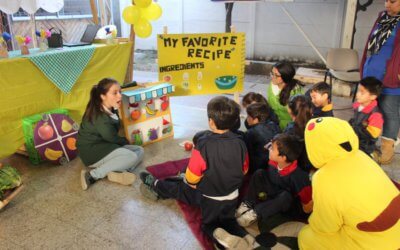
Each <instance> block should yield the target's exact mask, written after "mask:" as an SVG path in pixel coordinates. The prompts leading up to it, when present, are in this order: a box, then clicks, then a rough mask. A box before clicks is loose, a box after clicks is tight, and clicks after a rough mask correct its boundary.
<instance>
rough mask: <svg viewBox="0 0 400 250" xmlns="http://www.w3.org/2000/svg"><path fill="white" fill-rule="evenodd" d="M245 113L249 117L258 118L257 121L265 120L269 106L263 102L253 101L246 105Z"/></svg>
mask: <svg viewBox="0 0 400 250" xmlns="http://www.w3.org/2000/svg"><path fill="white" fill-rule="evenodd" d="M246 112H247V115H248V116H250V117H251V118H253V119H254V118H258V121H259V122H265V121H266V120H267V119H268V117H269V108H268V106H267V104H265V103H253V104H250V105H249V106H247V109H246Z"/></svg>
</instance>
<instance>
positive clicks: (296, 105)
mask: <svg viewBox="0 0 400 250" xmlns="http://www.w3.org/2000/svg"><path fill="white" fill-rule="evenodd" d="M288 112H289V114H290V117H291V118H292V120H293V121H292V122H291V123H289V124H288V126H287V127H286V129H285V131H284V132H283V133H285V134H290V135H294V136H296V137H297V138H298V139H299V140H300V142H301V143H302V144H303V151H302V152H301V154H300V157H299V165H300V167H302V168H303V169H304V170H306V171H309V170H311V169H312V165H311V163H310V161H309V160H308V156H307V152H306V148H305V143H304V130H305V128H306V125H307V122H308V121H309V120H310V119H311V118H312V104H311V102H310V100H309V99H308V98H307V97H306V96H305V95H295V96H292V97H291V98H290V100H289V103H288Z"/></svg>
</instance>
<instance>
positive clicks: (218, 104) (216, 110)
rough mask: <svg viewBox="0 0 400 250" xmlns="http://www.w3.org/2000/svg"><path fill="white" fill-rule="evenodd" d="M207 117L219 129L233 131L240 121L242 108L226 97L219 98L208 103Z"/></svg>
mask: <svg viewBox="0 0 400 250" xmlns="http://www.w3.org/2000/svg"><path fill="white" fill-rule="evenodd" d="M207 116H208V118H209V119H212V120H213V121H214V123H215V126H216V127H217V129H220V130H225V129H229V130H232V128H234V126H235V125H236V124H237V122H238V121H239V119H240V106H239V104H237V103H236V102H234V101H233V100H231V99H229V98H227V97H225V96H217V97H214V98H213V99H211V100H210V101H209V102H208V104H207Z"/></svg>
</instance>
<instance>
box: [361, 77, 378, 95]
mask: <svg viewBox="0 0 400 250" xmlns="http://www.w3.org/2000/svg"><path fill="white" fill-rule="evenodd" d="M360 85H361V86H363V87H364V88H365V89H366V90H368V92H369V93H370V94H371V95H376V96H377V97H378V96H379V95H380V94H381V91H382V82H381V81H379V80H378V79H376V78H375V77H373V76H368V77H365V78H363V79H361V81H360Z"/></svg>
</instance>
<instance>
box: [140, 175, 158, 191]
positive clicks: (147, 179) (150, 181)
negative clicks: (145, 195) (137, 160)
mask: <svg viewBox="0 0 400 250" xmlns="http://www.w3.org/2000/svg"><path fill="white" fill-rule="evenodd" d="M140 179H141V180H142V182H143V184H144V185H146V186H148V187H151V188H152V187H153V186H154V182H155V181H156V177H154V176H153V175H152V174H150V173H148V172H141V173H140Z"/></svg>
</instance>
